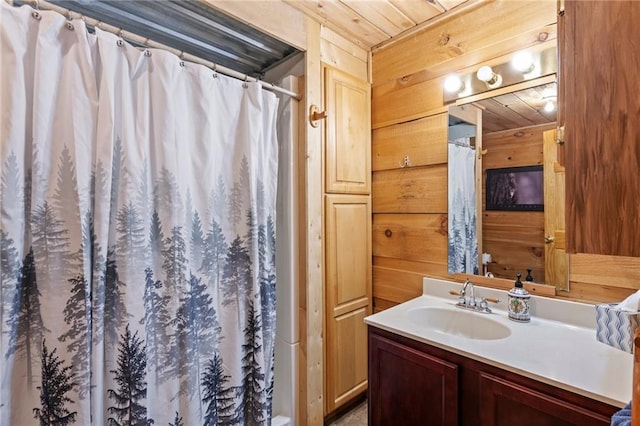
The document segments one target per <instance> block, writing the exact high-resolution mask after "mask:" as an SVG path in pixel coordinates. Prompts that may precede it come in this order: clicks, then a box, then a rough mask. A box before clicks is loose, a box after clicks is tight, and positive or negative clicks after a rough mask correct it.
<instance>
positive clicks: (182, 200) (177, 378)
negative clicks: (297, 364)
mask: <svg viewBox="0 0 640 426" xmlns="http://www.w3.org/2000/svg"><path fill="white" fill-rule="evenodd" d="M1 7H2V20H3V26H2V30H1V31H2V34H1V35H2V39H1V41H2V44H1V47H2V55H3V63H4V64H10V65H8V66H7V67H5V66H4V65H3V74H4V75H7V76H10V78H6V79H5V78H3V79H2V93H3V107H2V108H3V110H2V129H3V135H2V146H1V154H2V156H1V158H0V160H1V166H2V173H1V186H0V188H1V197H0V200H1V202H2V204H1V206H2V217H1V222H0V244H1V245H0V254H1V266H2V269H1V279H2V282H1V286H0V295H1V300H0V324H1V325H0V327H1V328H0V330H1V331H2V333H1V339H0V342H1V346H0V352H1V354H0V356H1V357H2V362H1V364H0V374H1V376H0V390H1V392H0V394H1V397H0V424H37V423H39V424H42V425H48V424H61V425H65V424H97V425H102V424H110V425H148V424H156V425H158V424H165V425H167V424H172V425H191V424H205V425H238V424H248V425H258V424H269V422H270V416H271V394H272V392H273V348H274V337H275V303H276V301H275V285H276V277H275V270H276V268H275V259H276V258H275V199H276V179H277V141H276V136H275V117H276V110H277V99H276V98H275V96H274V95H273V94H270V93H268V92H264V91H263V90H261V88H260V87H259V86H258V85H256V84H244V85H243V83H242V82H239V81H235V80H232V79H229V78H226V77H223V76H216V77H215V78H214V77H212V76H211V73H210V71H209V70H207V69H205V68H204V67H199V66H195V65H189V64H187V65H185V66H181V65H180V61H179V59H178V58H176V57H174V56H173V55H169V54H168V53H166V52H159V51H153V52H152V54H151V55H150V56H149V55H145V54H144V52H141V51H139V50H138V49H136V48H134V47H133V46H130V45H127V44H125V45H124V46H120V45H119V44H118V43H117V41H118V40H117V37H115V36H114V35H112V34H107V33H104V32H102V31H100V30H98V31H97V32H96V34H88V33H87V32H86V30H85V28H84V24H83V23H82V21H78V20H74V21H73V22H72V24H73V26H74V27H75V29H74V30H69V29H67V28H66V20H65V18H64V17H63V16H61V15H58V14H56V13H54V12H40V14H41V19H39V20H37V19H34V18H33V17H32V15H31V12H32V10H31V9H30V8H29V7H26V6H24V7H21V8H12V7H10V6H8V5H6V4H5V3H4V2H3V4H2V6H1ZM42 46H47V48H46V49H42V48H41V47H42ZM45 76H47V80H46V81H47V83H45V84H39V83H38V82H39V81H40V80H42V79H43V78H45ZM49 77H52V78H49ZM56 81H58V82H59V83H58V85H57V86H56V83H55V82H56ZM36 83H38V84H36ZM46 84H49V85H51V87H49V88H48V89H47V90H44V89H43V86H45V85H46Z"/></svg>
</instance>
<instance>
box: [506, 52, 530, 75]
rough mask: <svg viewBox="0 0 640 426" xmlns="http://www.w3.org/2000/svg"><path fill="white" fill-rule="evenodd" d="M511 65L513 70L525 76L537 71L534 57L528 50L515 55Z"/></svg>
mask: <svg viewBox="0 0 640 426" xmlns="http://www.w3.org/2000/svg"><path fill="white" fill-rule="evenodd" d="M511 65H512V66H513V68H515V69H516V70H518V71H520V72H521V73H523V74H529V73H530V72H531V71H533V70H534V69H535V64H534V62H533V55H532V54H531V52H529V51H528V50H521V51H520V52H517V53H516V54H515V55H513V59H511Z"/></svg>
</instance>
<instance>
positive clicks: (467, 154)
mask: <svg viewBox="0 0 640 426" xmlns="http://www.w3.org/2000/svg"><path fill="white" fill-rule="evenodd" d="M448 164H449V168H448V170H449V171H448V173H449V179H448V181H449V232H448V234H449V262H448V263H449V268H448V269H449V273H450V274H454V273H456V272H462V273H467V274H477V273H478V236H477V230H476V184H475V149H473V148H472V147H471V146H470V139H469V138H460V139H456V140H454V141H450V142H449V159H448Z"/></svg>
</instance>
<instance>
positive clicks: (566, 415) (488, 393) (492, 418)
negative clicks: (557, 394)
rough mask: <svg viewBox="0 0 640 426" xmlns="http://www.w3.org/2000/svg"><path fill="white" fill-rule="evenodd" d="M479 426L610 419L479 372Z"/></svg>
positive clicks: (571, 425) (563, 425)
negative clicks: (480, 422) (480, 421)
mask: <svg viewBox="0 0 640 426" xmlns="http://www.w3.org/2000/svg"><path fill="white" fill-rule="evenodd" d="M480 407H481V408H480V416H481V419H482V426H512V425H517V424H526V425H527V426H606V425H609V422H610V418H609V417H605V416H603V415H601V414H597V413H594V412H591V411H589V410H586V409H584V408H581V407H578V406H576V405H574V404H571V403H569V402H566V401H563V400H560V399H557V398H554V397H552V396H548V395H545V394H543V393H540V392H536V391H533V390H531V389H529V388H526V387H523V386H520V385H518V384H515V383H512V382H509V381H507V380H504V379H501V378H498V377H495V376H492V375H489V374H485V373H481V374H480Z"/></svg>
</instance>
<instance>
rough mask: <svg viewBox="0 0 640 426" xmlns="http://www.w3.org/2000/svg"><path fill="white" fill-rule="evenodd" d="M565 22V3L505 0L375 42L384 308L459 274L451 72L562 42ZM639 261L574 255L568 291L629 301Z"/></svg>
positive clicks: (376, 235)
mask: <svg viewBox="0 0 640 426" xmlns="http://www.w3.org/2000/svg"><path fill="white" fill-rule="evenodd" d="M556 21H557V18H556V2H553V1H542V2H540V1H518V2H514V1H508V0H496V1H493V2H487V3H480V4H479V5H478V6H477V7H475V8H470V9H468V10H465V11H464V12H463V13H461V14H459V15H457V16H456V17H455V19H445V20H442V21H440V22H438V23H437V24H436V25H433V26H429V27H426V28H424V29H422V30H421V31H419V32H417V33H413V34H411V35H410V36H408V37H405V38H403V39H400V40H399V41H396V42H393V43H391V44H388V45H385V46H383V47H382V48H380V49H378V50H374V52H373V90H372V127H373V129H374V130H373V139H372V143H373V151H372V154H373V155H372V157H373V160H372V163H373V164H372V165H373V167H372V169H373V190H372V197H373V224H374V225H373V255H374V258H373V297H374V309H375V310H376V311H379V310H382V309H386V308H388V307H391V306H393V305H395V304H397V303H401V302H404V301H406V300H408V299H411V298H413V297H416V296H418V295H420V294H421V292H422V277H423V276H425V275H429V276H434V277H443V278H447V279H450V278H451V277H450V276H449V275H448V273H447V231H446V230H447V202H446V182H447V167H446V164H447V145H446V144H447V124H448V122H447V114H446V111H447V108H446V107H445V106H444V104H443V92H442V84H443V80H444V77H445V76H446V75H447V74H448V73H451V72H456V71H458V72H461V71H466V72H471V71H475V69H476V68H477V67H478V66H477V65H478V64H479V63H496V61H498V60H500V57H502V56H506V55H509V54H511V53H513V52H515V51H517V50H520V49H523V48H526V47H528V46H533V45H537V44H540V43H542V41H541V40H542V39H545V38H546V40H547V41H546V43H553V42H554V40H555V39H556V35H557V30H556ZM496 23H499V25H497V24H496ZM405 156H409V166H407V167H404V168H403V167H401V166H400V164H401V163H402V162H403V158H404V157H405ZM579 256H583V255H579ZM594 260H597V262H594ZM637 260H638V259H637V258H612V257H597V258H590V259H589V260H587V261H583V258H581V257H576V256H571V266H570V269H571V273H570V280H571V288H572V290H571V292H570V293H566V294H561V296H565V297H570V298H573V299H581V300H588V301H615V300H620V299H621V298H622V297H623V296H625V295H628V294H630V293H631V292H632V291H633V290H634V289H637V288H640V279H639V278H640V262H637ZM594 264H595V265H597V266H594ZM614 270H617V272H616V271H614ZM619 275H622V276H619Z"/></svg>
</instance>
